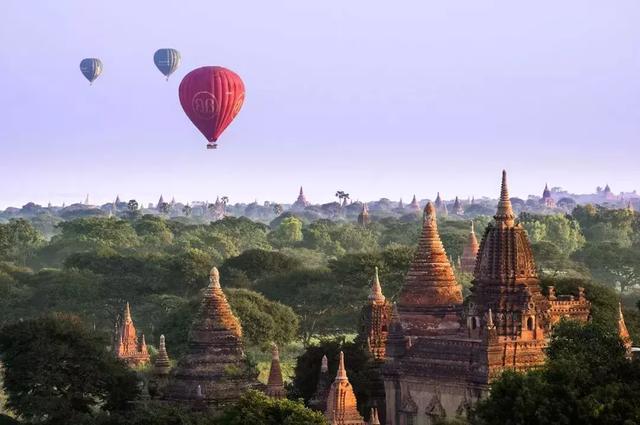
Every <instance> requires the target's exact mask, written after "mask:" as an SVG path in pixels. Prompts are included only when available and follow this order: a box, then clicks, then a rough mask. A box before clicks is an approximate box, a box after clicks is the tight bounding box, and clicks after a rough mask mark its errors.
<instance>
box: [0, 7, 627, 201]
mask: <svg viewBox="0 0 640 425" xmlns="http://www.w3.org/2000/svg"><path fill="white" fill-rule="evenodd" d="M3 12H4V13H3V14H2V16H0V36H1V37H2V39H3V41H4V42H3V43H2V44H0V53H1V54H0V69H2V74H1V76H2V78H0V93H2V98H3V100H4V102H3V106H2V109H1V110H0V113H1V116H2V125H1V126H0V155H1V156H2V176H3V184H2V185H0V208H1V209H4V208H6V207H8V206H17V207H19V206H21V205H23V204H25V203H26V202H28V201H35V202H38V203H41V204H44V205H46V203H47V202H49V201H51V202H52V203H54V204H58V205H59V204H61V203H62V202H66V203H67V204H69V203H71V202H79V201H81V200H82V199H84V197H85V194H86V193H89V194H90V198H91V199H92V200H93V199H95V200H97V201H102V200H104V202H108V201H110V200H113V198H114V197H115V195H116V194H120V196H121V198H122V199H123V200H125V198H126V199H131V198H135V199H138V200H139V201H141V200H142V201H143V202H144V203H145V204H146V203H148V202H155V201H156V200H157V199H158V197H159V195H160V194H161V193H162V194H164V196H165V198H166V199H171V197H172V196H175V197H176V199H177V200H182V201H191V200H205V199H209V200H210V201H211V200H213V199H215V197H216V195H228V196H229V197H230V200H231V202H232V203H235V202H252V201H253V200H254V199H256V198H257V199H258V200H259V201H263V200H273V201H280V202H286V203H290V202H293V200H295V196H296V194H297V190H298V187H299V186H300V185H302V186H304V188H305V193H306V194H307V196H308V198H309V200H310V201H311V202H314V203H320V202H329V201H331V200H334V199H335V197H333V194H334V193H335V191H336V190H338V189H341V190H345V191H346V192H348V193H350V194H351V197H352V198H353V199H354V200H355V199H361V200H374V199H379V198H380V197H383V196H384V197H387V198H390V199H392V200H394V201H395V200H398V199H399V198H403V199H404V201H405V202H408V201H410V199H411V196H412V195H413V194H414V193H415V194H416V195H417V196H418V198H421V199H426V198H433V197H435V193H436V192H437V191H440V192H441V193H442V194H443V195H444V197H445V198H447V199H453V198H454V197H455V196H456V195H457V196H460V198H462V199H467V198H468V197H470V196H476V197H482V196H488V197H491V198H495V197H497V196H498V193H499V185H500V171H501V170H502V169H503V168H506V169H507V171H508V173H509V186H510V191H511V194H512V196H519V197H526V196H527V195H529V194H538V195H539V194H541V193H542V189H543V187H544V184H545V183H546V182H548V183H549V186H550V187H551V186H562V187H563V188H564V189H566V190H568V191H570V192H574V193H591V192H593V191H595V188H596V186H603V185H605V184H607V183H608V184H609V185H611V187H612V189H613V191H614V192H615V193H618V192H621V191H625V192H630V191H633V190H634V189H637V188H638V184H637V183H638V181H639V180H640V169H639V168H638V166H637V163H638V158H639V157H640V147H639V144H638V140H639V136H640V26H639V25H638V24H637V22H638V21H640V3H639V2H637V1H632V0H621V1H619V2H616V5H615V7H612V5H611V4H606V3H600V2H592V1H578V0H568V1H565V2H562V3H558V2H551V1H549V0H543V1H540V2H536V3H535V4H523V3H514V2H509V1H506V0H500V1H491V0H489V1H484V2H481V3H473V4H468V3H464V4H463V3H452V2H446V1H437V2H436V1H418V0H408V1H406V2H403V3H402V6H399V5H393V6H392V5H390V4H389V3H387V2H385V3H382V2H376V1H374V2H371V1H364V0H353V1H351V2H340V1H337V0H327V1H323V2H299V1H295V0H283V1H276V2H258V3H256V4H251V5H250V6H249V5H247V4H241V3H240V2H235V3H233V2H227V3H223V4H212V3H211V2H209V1H206V0H197V1H193V2H190V3H189V4H188V5H183V4H181V3H180V2H174V3H167V4H162V5H159V4H158V2H150V1H139V2H135V3H130V2H125V1H122V0H118V1H111V2H104V3H87V2H80V1H77V0H70V1H67V2H64V4H62V3H53V2H29V3H25V2H22V1H18V0H8V1H5V2H4V4H3ZM161 47H173V48H176V49H178V50H179V51H180V52H181V54H182V65H181V67H180V68H179V69H178V71H177V72H176V73H175V74H174V75H173V76H172V78H171V79H170V80H169V82H165V81H164V77H163V76H162V75H161V74H160V73H159V72H158V70H157V69H156V68H155V66H154V65H153V62H152V56H153V53H154V51H155V50H156V49H158V48H161ZM84 57H99V58H101V60H102V61H103V63H104V72H103V74H102V76H101V77H100V78H99V79H98V80H97V81H96V82H95V83H94V84H93V86H91V87H89V85H88V83H87V81H86V80H85V79H84V78H83V77H82V75H81V74H80V71H79V68H78V66H79V63H80V60H81V59H82V58H84ZM202 65H222V66H226V67H228V68H230V69H232V70H234V71H236V72H237V73H238V74H239V75H240V76H241V77H242V78H243V80H244V82H245V85H246V90H247V95H246V102H245V105H244V107H243V109H242V111H241V112H240V114H239V116H238V117H237V119H236V120H235V122H233V123H232V124H231V126H230V127H229V128H228V130H227V131H226V132H225V133H224V134H223V136H222V138H221V139H220V148H219V150H217V151H206V150H205V141H204V138H203V137H202V136H201V135H200V133H199V132H198V131H197V130H196V129H195V128H194V127H193V126H192V124H191V123H190V122H189V120H188V119H187V118H186V116H185V115H184V114H183V112H182V110H181V108H180V105H179V102H178V96H177V87H178V84H179V83H180V80H181V79H182V77H183V76H184V75H185V74H186V73H187V72H188V71H190V70H191V69H193V68H196V67H199V66H202ZM98 203H102V202H98Z"/></svg>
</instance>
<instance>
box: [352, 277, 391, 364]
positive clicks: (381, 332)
mask: <svg viewBox="0 0 640 425" xmlns="http://www.w3.org/2000/svg"><path fill="white" fill-rule="evenodd" d="M375 270H376V271H375V276H374V278H373V280H372V282H371V292H370V294H369V299H368V302H367V304H366V305H365V306H364V308H363V310H362V317H361V326H362V328H361V331H360V335H359V336H358V338H359V339H360V340H361V341H362V342H363V343H366V346H367V347H368V349H369V351H370V352H371V355H372V356H373V358H375V359H376V360H383V359H384V356H385V348H386V344H387V335H388V333H389V322H390V320H391V305H390V304H389V302H388V301H387V300H386V298H385V296H384V295H383V294H382V287H381V286H380V278H379V277H378V268H377V267H376V269H375Z"/></svg>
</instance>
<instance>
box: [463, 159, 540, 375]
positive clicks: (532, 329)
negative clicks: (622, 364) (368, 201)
mask: <svg viewBox="0 0 640 425" xmlns="http://www.w3.org/2000/svg"><path fill="white" fill-rule="evenodd" d="M471 291H472V295H471V299H470V302H469V304H468V315H467V317H468V328H469V333H470V336H472V337H478V336H480V335H482V333H483V332H482V328H483V327H484V326H485V325H486V321H487V317H488V314H487V313H488V311H489V310H491V311H492V315H493V317H492V319H493V325H495V333H496V338H493V339H491V340H490V342H489V347H488V352H487V356H488V360H487V361H488V370H489V377H490V379H491V378H492V377H494V376H496V375H497V374H498V373H499V372H500V371H502V370H503V369H505V368H513V369H519V370H524V369H528V368H530V367H532V366H535V365H538V364H541V363H542V362H543V361H544V348H545V347H546V344H547V342H546V341H547V336H548V330H549V327H550V312H549V310H550V304H549V300H548V299H547V298H546V297H544V296H543V295H542V293H541V291H540V283H539V281H538V276H537V273H536V267H535V263H534V261H533V254H532V252H531V245H530V243H529V240H528V238H527V234H526V231H525V230H524V228H523V227H522V226H521V225H520V224H516V222H515V214H514V213H513V209H512V207H511V201H510V200H509V191H508V188H507V173H506V172H505V171H503V172H502V188H501V192H500V201H499V202H498V209H497V212H496V215H495V216H494V222H493V223H491V224H489V226H487V230H486V231H485V234H484V238H483V239H482V243H481V244H480V251H479V253H478V260H477V263H476V268H475V275H474V281H473V286H472V288H471Z"/></svg>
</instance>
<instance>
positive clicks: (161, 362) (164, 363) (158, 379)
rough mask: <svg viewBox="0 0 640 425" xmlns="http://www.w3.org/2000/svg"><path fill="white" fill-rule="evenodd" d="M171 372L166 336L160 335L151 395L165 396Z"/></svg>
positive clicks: (151, 381)
mask: <svg viewBox="0 0 640 425" xmlns="http://www.w3.org/2000/svg"><path fill="white" fill-rule="evenodd" d="M169 372H171V360H170V359H169V354H168V353H167V346H166V342H165V338H164V335H160V344H159V346H158V354H157V355H156V359H155V361H154V362H153V369H152V371H151V379H150V380H149V394H150V395H151V396H152V397H154V398H159V397H160V396H162V395H163V393H164V389H165V388H166V386H167V383H168V382H169Z"/></svg>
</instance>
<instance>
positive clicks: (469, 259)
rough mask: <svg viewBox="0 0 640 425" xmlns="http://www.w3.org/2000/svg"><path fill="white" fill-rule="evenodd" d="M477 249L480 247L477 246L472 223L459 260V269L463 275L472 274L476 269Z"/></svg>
mask: <svg viewBox="0 0 640 425" xmlns="http://www.w3.org/2000/svg"><path fill="white" fill-rule="evenodd" d="M479 249H480V245H479V244H478V239H477V238H476V232H475V229H474V227H473V221H472V222H471V230H470V231H469V237H468V238H467V243H466V244H465V245H464V247H463V248H462V258H461V259H460V268H461V269H462V272H463V273H473V271H474V269H475V267H476V257H477V256H478V250H479Z"/></svg>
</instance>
